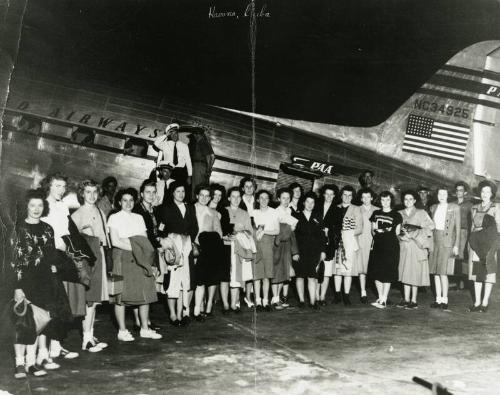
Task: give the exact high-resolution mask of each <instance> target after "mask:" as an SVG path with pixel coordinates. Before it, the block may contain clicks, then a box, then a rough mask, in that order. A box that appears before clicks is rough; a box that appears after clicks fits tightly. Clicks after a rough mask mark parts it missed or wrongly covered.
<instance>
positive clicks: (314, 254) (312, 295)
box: [294, 192, 327, 309]
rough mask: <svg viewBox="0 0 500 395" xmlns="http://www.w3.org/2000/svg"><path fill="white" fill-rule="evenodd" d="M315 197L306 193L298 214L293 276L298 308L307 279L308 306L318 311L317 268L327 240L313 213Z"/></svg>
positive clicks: (301, 304) (301, 302)
mask: <svg viewBox="0 0 500 395" xmlns="http://www.w3.org/2000/svg"><path fill="white" fill-rule="evenodd" d="M315 203H316V195H315V194H314V193H313V192H308V193H306V194H305V195H304V210H303V211H302V212H301V213H299V215H298V220H299V222H298V223H297V227H296V228H295V237H296V238H297V245H298V247H299V255H298V256H294V259H296V260H297V261H296V264H295V265H294V267H295V275H296V286H297V293H298V295H299V307H304V306H305V302H304V279H305V278H307V291H308V293H309V306H310V307H311V308H314V309H318V307H319V304H318V303H316V285H317V280H316V278H317V268H318V265H319V264H320V262H321V261H324V260H325V258H326V248H327V240H326V236H325V232H324V231H323V224H322V222H323V221H322V218H321V217H320V216H319V215H318V214H317V213H315V212H314V211H313V210H314V205H315Z"/></svg>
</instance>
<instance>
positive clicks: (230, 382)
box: [0, 289, 500, 395]
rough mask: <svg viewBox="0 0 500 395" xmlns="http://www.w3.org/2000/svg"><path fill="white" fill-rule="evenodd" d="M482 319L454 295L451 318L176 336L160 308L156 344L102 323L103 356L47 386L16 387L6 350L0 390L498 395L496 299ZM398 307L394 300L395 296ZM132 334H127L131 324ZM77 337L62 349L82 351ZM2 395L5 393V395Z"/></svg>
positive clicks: (354, 316) (335, 321) (223, 321)
mask: <svg viewBox="0 0 500 395" xmlns="http://www.w3.org/2000/svg"><path fill="white" fill-rule="evenodd" d="M495 291H496V290H494V291H493V292H494V294H493V299H492V301H491V306H490V309H489V311H488V312H487V313H467V312H466V308H467V306H468V305H469V303H470V295H469V293H468V292H467V291H452V292H450V308H451V309H452V311H451V312H443V311H436V310H432V309H430V308H429V307H428V306H429V303H430V302H431V295H430V291H429V290H428V291H427V293H425V294H421V295H420V297H419V302H420V307H419V309H418V310H416V311H405V310H401V309H398V308H388V309H386V310H378V309H375V308H373V307H371V306H369V305H368V306H365V305H361V304H360V303H359V300H358V297H357V296H356V297H355V295H357V294H356V290H354V289H353V290H352V291H351V295H352V296H351V299H352V300H353V302H354V304H353V305H352V306H350V307H344V306H342V305H332V304H329V305H328V306H327V307H323V308H322V309H321V310H320V311H314V310H311V309H309V308H306V309H299V308H297V307H291V308H289V309H287V310H284V311H274V312H263V313H258V314H254V313H253V312H251V311H250V310H247V309H243V311H242V313H241V314H238V315H236V314H230V315H222V314H221V313H220V311H219V310H218V309H217V310H216V311H215V313H216V316H215V317H214V318H212V319H209V320H207V321H206V322H204V323H198V322H192V323H191V325H189V326H188V327H187V328H177V327H172V326H170V325H169V324H168V317H167V315H166V314H165V312H164V310H163V308H162V307H161V306H160V305H155V306H154V307H153V319H154V320H155V321H156V322H158V323H160V324H162V330H161V332H162V334H163V335H164V338H163V339H162V340H159V341H158V340H156V341H155V340H139V339H138V340H136V341H135V342H133V343H119V342H117V341H116V340H115V334H116V332H115V329H114V328H113V326H112V324H111V322H110V319H109V317H108V315H107V314H106V312H105V311H104V312H101V313H100V314H99V315H98V322H97V323H96V329H95V331H96V334H97V335H98V336H99V337H100V338H101V339H102V340H105V341H107V342H109V344H110V346H109V348H108V349H106V350H104V351H102V352H100V353H96V354H91V353H88V352H82V353H81V355H80V357H79V358H77V359H74V360H70V361H62V362H61V364H62V368H61V369H60V370H57V371H51V372H49V375H47V376H46V377H44V378H29V379H23V380H15V379H14V378H13V366H14V361H13V356H12V353H11V349H10V347H5V346H3V347H2V350H1V351H0V358H1V359H0V390H6V391H8V392H10V393H13V394H32V393H40V394H42V393H47V394H63V393H64V394H69V393H72V394H183V395H184V394H284V393H286V394H356V395H358V394H430V393H431V392H430V391H429V390H427V389H425V388H423V387H420V386H418V385H416V384H414V383H412V380H411V379H412V377H413V376H420V377H422V378H424V379H426V380H428V381H431V382H435V381H438V382H440V383H442V384H443V385H445V386H446V387H448V390H449V391H450V392H452V393H454V394H499V393H500V340H499V337H500V330H499V329H500V328H499V324H498V322H499V318H500V307H499V306H498V305H499V303H498V302H499V299H500V296H497V295H496V294H495ZM390 297H391V299H392V300H393V301H396V302H397V301H398V300H399V293H398V291H396V290H394V291H392V293H391V296H390ZM130 326H131V323H130ZM79 346H80V343H79V337H78V334H77V332H76V331H73V332H72V333H71V334H70V337H69V338H68V340H67V342H66V347H67V348H69V349H71V350H75V351H76V350H77V348H79ZM0 393H1V391H0Z"/></svg>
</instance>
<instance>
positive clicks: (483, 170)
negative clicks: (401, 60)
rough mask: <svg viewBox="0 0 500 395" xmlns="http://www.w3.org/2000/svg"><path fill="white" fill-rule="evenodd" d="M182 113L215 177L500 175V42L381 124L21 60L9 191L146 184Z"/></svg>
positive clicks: (472, 52)
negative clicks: (323, 117) (308, 115)
mask: <svg viewBox="0 0 500 395" xmlns="http://www.w3.org/2000/svg"><path fill="white" fill-rule="evenodd" d="M174 119H175V120H178V121H180V122H181V124H182V125H184V126H183V130H182V132H183V134H184V138H186V136H187V135H189V134H190V133H193V132H195V133H196V132H204V133H206V135H207V136H208V137H209V140H210V142H211V145H212V147H213V150H214V152H215V155H216V160H215V164H214V166H213V169H212V176H211V181H212V182H218V183H222V184H224V185H226V186H232V185H236V184H237V183H238V181H239V179H240V178H241V177H242V176H244V175H246V174H251V175H254V176H255V177H256V179H257V181H258V182H259V184H260V186H262V187H265V188H270V189H274V188H275V187H276V186H281V185H286V184H288V183H289V182H291V180H292V179H295V178H297V177H298V178H299V179H300V180H301V181H302V182H303V183H304V185H306V186H309V187H313V182H316V184H315V187H318V186H320V185H321V184H322V183H326V182H335V183H337V184H346V183H349V184H353V185H357V176H358V175H359V173H360V171H361V170H362V169H365V168H366V169H372V170H374V172H375V174H376V178H377V183H378V184H379V185H380V188H390V187H391V186H392V187H394V188H395V189H398V188H399V189H401V188H406V187H410V186H413V187H415V186H416V185H418V184H425V185H428V186H430V187H432V186H435V185H437V184H439V183H446V184H448V185H451V184H452V183H453V182H454V181H456V180H459V179H462V180H465V181H467V182H469V183H471V184H476V183H477V181H478V180H480V179H482V178H483V177H487V178H491V179H494V180H496V181H498V180H500V166H498V165H497V164H496V158H497V155H496V154H497V152H498V150H500V131H499V126H498V121H497V119H500V42H499V41H488V42H482V43H478V44H475V45H473V46H471V47H468V48H466V49H464V50H463V51H461V52H460V53H458V54H457V55H456V56H454V57H453V58H452V59H450V60H449V61H448V62H447V63H446V64H445V65H443V66H442V67H441V68H440V69H439V70H438V71H437V72H436V73H435V74H434V75H433V76H432V77H431V78H430V79H429V81H428V82H427V83H426V84H425V85H424V86H422V87H421V88H420V89H419V90H418V91H417V92H415V93H414V94H413V95H412V96H411V97H410V98H408V100H407V101H406V102H405V103H403V104H402V106H401V107H400V108H399V109H398V110H397V111H396V112H395V113H394V114H393V115H392V116H391V117H390V118H389V119H387V120H386V121H385V122H383V123H382V124H380V125H376V126H374V127H369V128H357V127H349V126H338V125H326V124H318V123H313V122H308V121H307V120H291V119H283V118H277V117H274V116H272V115H262V114H252V113H245V112H241V111H237V110H232V109H226V108H219V107H215V106H211V105H209V104H196V103H189V102H185V101H183V100H179V99H177V98H174V97H168V96H163V97H160V96H151V95H145V94H140V93H139V94H138V93H137V92H127V91H121V90H118V89H114V88H110V87H108V86H103V85H97V84H91V83H88V82H85V81H82V82H79V81H65V80H59V79H58V78H55V77H54V76H51V77H48V78H46V79H38V80H33V79H30V78H29V76H26V75H22V73H21V72H16V73H15V74H14V78H13V80H12V82H11V84H10V93H9V97H8V102H7V106H6V109H5V115H4V119H3V131H2V139H1V145H2V147H1V157H0V159H1V173H2V177H1V181H0V192H1V196H2V201H3V202H4V204H7V206H8V207H10V206H12V205H13V204H14V203H15V201H16V200H18V199H19V198H20V197H21V196H22V194H23V192H24V191H25V190H26V189H27V188H29V187H35V186H37V185H38V183H39V181H40V179H42V178H43V177H44V176H45V175H47V174H49V173H52V172H56V171H59V172H63V173H65V174H67V175H68V176H69V177H70V178H71V180H72V181H73V182H77V181H79V180H81V179H84V178H93V179H96V180H102V179H103V178H104V177H106V176H108V175H114V176H115V177H116V178H117V179H118V181H119V184H120V186H133V187H138V186H139V185H140V183H141V181H142V180H144V179H145V178H147V177H148V175H149V174H150V172H151V170H152V169H153V168H154V167H155V159H156V156H157V152H156V151H155V150H154V148H153V146H152V142H153V141H154V139H155V138H156V137H157V136H159V135H161V134H162V133H164V128H165V126H166V125H168V124H169V123H171V122H172V120H174Z"/></svg>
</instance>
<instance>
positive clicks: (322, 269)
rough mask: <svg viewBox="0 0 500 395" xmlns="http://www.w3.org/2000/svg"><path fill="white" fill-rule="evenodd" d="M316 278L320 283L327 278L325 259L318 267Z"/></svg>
mask: <svg viewBox="0 0 500 395" xmlns="http://www.w3.org/2000/svg"><path fill="white" fill-rule="evenodd" d="M316 278H317V280H318V282H319V283H322V282H323V280H324V279H325V261H320V262H319V264H318V266H317V267H316Z"/></svg>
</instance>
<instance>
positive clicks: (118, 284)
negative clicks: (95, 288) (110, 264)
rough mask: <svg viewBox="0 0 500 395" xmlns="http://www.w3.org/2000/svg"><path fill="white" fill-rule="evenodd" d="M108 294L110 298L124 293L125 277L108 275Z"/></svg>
mask: <svg viewBox="0 0 500 395" xmlns="http://www.w3.org/2000/svg"><path fill="white" fill-rule="evenodd" d="M108 293H109V295H110V296H115V295H119V294H121V293H123V276H121V275H119V274H109V275H108Z"/></svg>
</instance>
